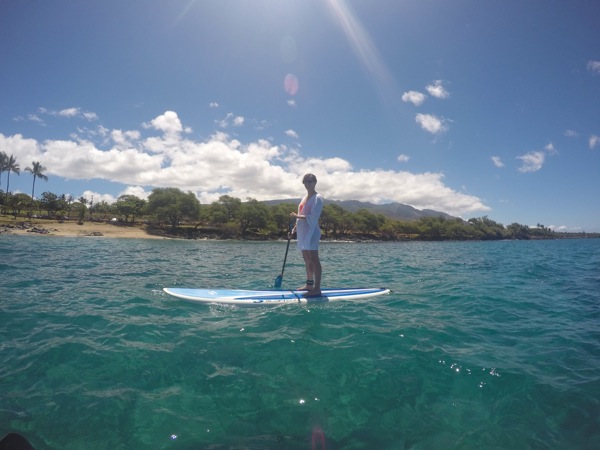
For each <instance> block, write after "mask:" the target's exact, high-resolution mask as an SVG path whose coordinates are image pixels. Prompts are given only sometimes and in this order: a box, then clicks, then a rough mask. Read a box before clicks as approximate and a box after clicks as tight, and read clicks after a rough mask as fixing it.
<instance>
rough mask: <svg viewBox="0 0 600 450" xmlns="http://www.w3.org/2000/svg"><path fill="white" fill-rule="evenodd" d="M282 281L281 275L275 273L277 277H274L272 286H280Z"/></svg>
mask: <svg viewBox="0 0 600 450" xmlns="http://www.w3.org/2000/svg"><path fill="white" fill-rule="evenodd" d="M282 281H283V275H277V278H275V283H273V286H275V287H276V288H280V287H281V282H282Z"/></svg>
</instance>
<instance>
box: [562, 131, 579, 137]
mask: <svg viewBox="0 0 600 450" xmlns="http://www.w3.org/2000/svg"><path fill="white" fill-rule="evenodd" d="M564 135H565V136H566V137H578V136H579V133H578V132H577V131H575V130H566V131H565V132H564Z"/></svg>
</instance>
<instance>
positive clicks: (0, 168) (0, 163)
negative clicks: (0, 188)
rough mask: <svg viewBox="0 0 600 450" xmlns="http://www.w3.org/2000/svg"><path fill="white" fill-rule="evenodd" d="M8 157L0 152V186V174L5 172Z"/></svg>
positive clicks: (0, 175) (0, 181)
mask: <svg viewBox="0 0 600 450" xmlns="http://www.w3.org/2000/svg"><path fill="white" fill-rule="evenodd" d="M7 160H8V155H7V154H6V153H4V152H0V185H1V184H2V172H4V171H5V170H6V162H7Z"/></svg>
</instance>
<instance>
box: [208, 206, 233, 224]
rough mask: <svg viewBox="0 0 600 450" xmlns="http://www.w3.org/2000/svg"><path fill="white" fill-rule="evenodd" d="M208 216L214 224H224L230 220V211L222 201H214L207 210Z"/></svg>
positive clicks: (209, 220)
mask: <svg viewBox="0 0 600 450" xmlns="http://www.w3.org/2000/svg"><path fill="white" fill-rule="evenodd" d="M206 218H207V220H208V222H209V223H210V224H212V225H224V224H226V223H227V222H229V212H228V211H227V208H226V207H225V205H223V204H222V203H220V202H212V203H211V204H210V205H209V206H208V208H207V212H206Z"/></svg>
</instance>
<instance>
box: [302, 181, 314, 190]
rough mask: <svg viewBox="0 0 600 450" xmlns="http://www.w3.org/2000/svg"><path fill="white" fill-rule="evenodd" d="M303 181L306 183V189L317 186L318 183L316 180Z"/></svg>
mask: <svg viewBox="0 0 600 450" xmlns="http://www.w3.org/2000/svg"><path fill="white" fill-rule="evenodd" d="M303 183H304V187H305V188H306V189H310V188H314V187H315V184H317V181H316V180H306V181H304V182H303Z"/></svg>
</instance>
